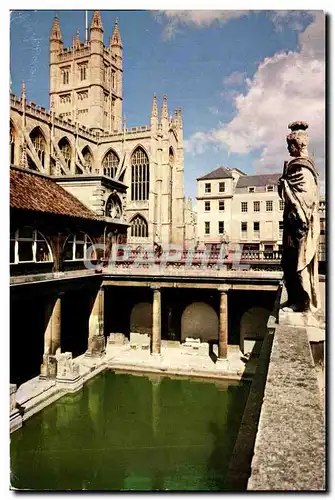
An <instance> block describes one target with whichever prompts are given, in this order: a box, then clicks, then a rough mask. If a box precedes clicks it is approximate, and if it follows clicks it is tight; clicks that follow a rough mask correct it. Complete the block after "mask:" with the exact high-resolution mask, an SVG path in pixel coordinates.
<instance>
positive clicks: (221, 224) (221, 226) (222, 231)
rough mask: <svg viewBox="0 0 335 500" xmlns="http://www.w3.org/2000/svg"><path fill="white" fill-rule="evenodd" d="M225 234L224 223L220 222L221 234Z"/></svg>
mask: <svg viewBox="0 0 335 500" xmlns="http://www.w3.org/2000/svg"><path fill="white" fill-rule="evenodd" d="M223 233H224V221H223V220H220V221H219V234H223Z"/></svg>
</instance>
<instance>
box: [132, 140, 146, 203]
mask: <svg viewBox="0 0 335 500" xmlns="http://www.w3.org/2000/svg"><path fill="white" fill-rule="evenodd" d="M131 199H132V200H135V201H138V200H148V199H149V158H148V156H147V155H146V153H145V152H144V151H143V149H142V148H140V147H138V148H136V149H135V151H134V152H133V154H132V155H131Z"/></svg>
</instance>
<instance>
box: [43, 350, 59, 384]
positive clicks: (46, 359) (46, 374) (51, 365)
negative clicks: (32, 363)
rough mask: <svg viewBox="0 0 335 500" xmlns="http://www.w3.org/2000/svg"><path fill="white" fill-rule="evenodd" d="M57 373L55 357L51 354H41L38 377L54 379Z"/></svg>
mask: <svg viewBox="0 0 335 500" xmlns="http://www.w3.org/2000/svg"><path fill="white" fill-rule="evenodd" d="M56 375H57V357H56V356H54V355H51V354H43V363H42V364H41V371H40V379H55V378H56Z"/></svg>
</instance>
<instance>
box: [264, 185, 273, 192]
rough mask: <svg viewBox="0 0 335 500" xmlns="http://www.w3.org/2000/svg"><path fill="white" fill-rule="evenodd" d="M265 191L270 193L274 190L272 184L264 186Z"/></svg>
mask: <svg viewBox="0 0 335 500" xmlns="http://www.w3.org/2000/svg"><path fill="white" fill-rule="evenodd" d="M266 191H267V192H268V193H272V192H273V191H274V187H273V186H266Z"/></svg>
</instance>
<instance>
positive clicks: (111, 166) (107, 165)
mask: <svg viewBox="0 0 335 500" xmlns="http://www.w3.org/2000/svg"><path fill="white" fill-rule="evenodd" d="M119 161H120V160H119V157H118V156H117V154H116V153H114V151H113V150H110V151H108V153H107V154H106V155H105V157H104V159H103V161H102V167H103V172H104V175H107V177H111V178H112V179H114V178H115V176H116V172H117V167H118V165H119Z"/></svg>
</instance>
